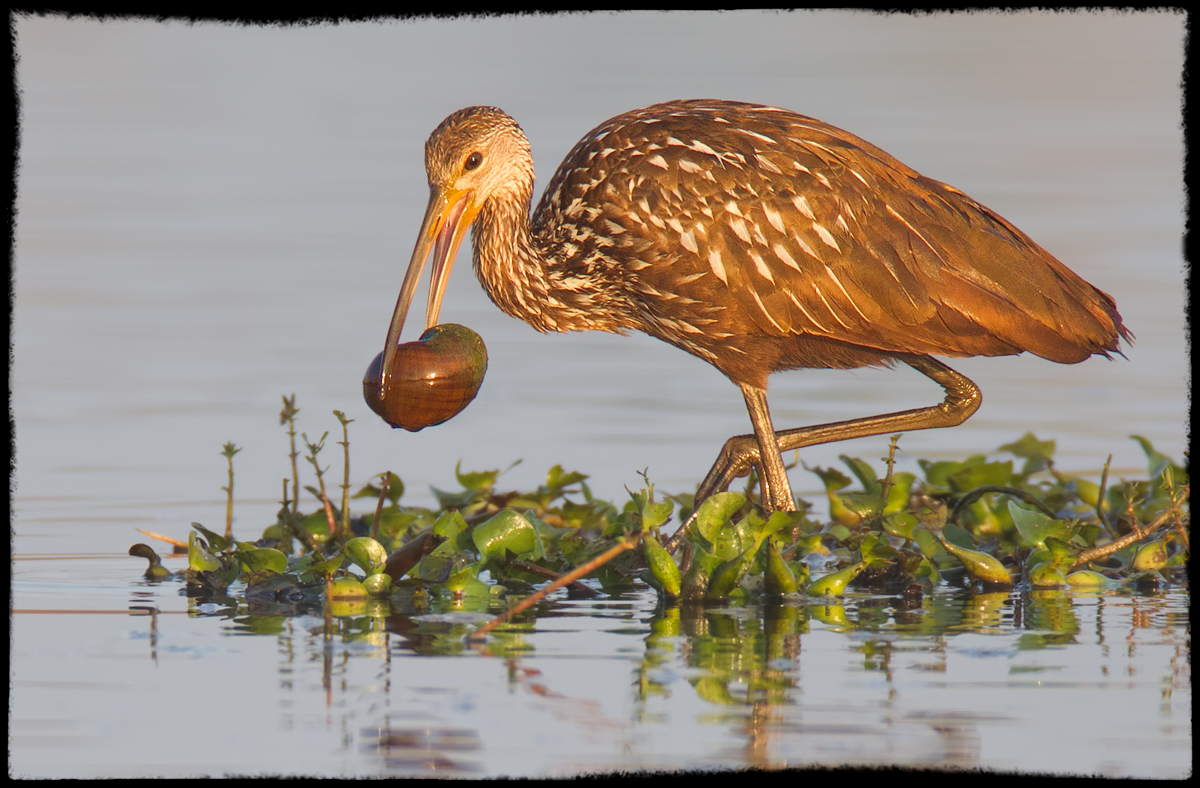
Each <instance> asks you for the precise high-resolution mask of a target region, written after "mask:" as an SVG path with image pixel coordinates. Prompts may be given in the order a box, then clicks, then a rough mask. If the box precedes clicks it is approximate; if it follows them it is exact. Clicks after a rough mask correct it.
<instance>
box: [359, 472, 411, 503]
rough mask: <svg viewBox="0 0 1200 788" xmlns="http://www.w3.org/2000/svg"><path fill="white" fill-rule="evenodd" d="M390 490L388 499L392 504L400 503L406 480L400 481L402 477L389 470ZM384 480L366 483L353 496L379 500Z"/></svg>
mask: <svg viewBox="0 0 1200 788" xmlns="http://www.w3.org/2000/svg"><path fill="white" fill-rule="evenodd" d="M387 476H388V490H387V500H388V503H390V504H391V505H392V506H396V505H397V504H399V503H400V498H401V497H402V496H403V495H404V482H402V481H400V477H399V476H397V475H396V474H394V473H392V472H391V471H388V475H387ZM382 484H383V483H382V482H380V483H379V484H367V485H364V486H363V488H362V489H361V490H359V491H358V492H356V493H354V495H353V496H351V497H352V498H371V499H375V500H378V498H379V491H380V490H381V489H382Z"/></svg>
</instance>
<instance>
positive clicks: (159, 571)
mask: <svg viewBox="0 0 1200 788" xmlns="http://www.w3.org/2000/svg"><path fill="white" fill-rule="evenodd" d="M129 554H130V555H132V556H134V557H136V558H145V559H146V560H147V561H149V562H150V565H149V566H148V567H147V568H146V572H145V576H146V578H147V579H148V580H163V579H165V578H168V577H170V576H171V570H170V569H167V568H166V567H165V566H163V565H162V558H160V557H159V555H158V553H156V552H154V549H153V548H152V547H150V545H148V544H142V543H141V542H139V543H138V544H135V545H132V546H131V547H130V548H129Z"/></svg>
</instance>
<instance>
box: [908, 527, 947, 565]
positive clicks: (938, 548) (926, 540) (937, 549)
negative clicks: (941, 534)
mask: <svg viewBox="0 0 1200 788" xmlns="http://www.w3.org/2000/svg"><path fill="white" fill-rule="evenodd" d="M912 538H913V541H914V542H916V543H917V547H919V548H921V553H922V554H923V555H924V556H925V557H926V558H937V557H938V556H944V555H945V554H946V551H945V549H944V548H943V547H942V543H941V542H940V541H938V538H937V537H936V536H934V535H933V534H931V533H930V532H929V531H927V530H925V529H924V528H915V529H913V536H912Z"/></svg>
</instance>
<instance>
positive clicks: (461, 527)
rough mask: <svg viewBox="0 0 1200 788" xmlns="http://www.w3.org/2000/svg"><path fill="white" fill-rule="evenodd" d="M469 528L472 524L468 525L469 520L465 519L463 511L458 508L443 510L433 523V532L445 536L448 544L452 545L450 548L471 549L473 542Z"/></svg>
mask: <svg viewBox="0 0 1200 788" xmlns="http://www.w3.org/2000/svg"><path fill="white" fill-rule="evenodd" d="M469 529H470V526H468V525H467V521H466V520H464V519H463V516H462V513H460V512H459V511H458V510H457V509H447V510H446V511H444V512H442V513H441V515H440V516H439V517H438V518H437V521H436V522H434V524H433V533H435V534H437V535H438V536H441V537H444V538H445V539H446V544H448V545H450V548H449V549H452V550H467V549H470V547H471V544H472V542H471V538H470V535H469V534H468V530H469ZM443 546H444V545H443ZM438 549H439V550H440V549H442V548H441V547H439V548H438Z"/></svg>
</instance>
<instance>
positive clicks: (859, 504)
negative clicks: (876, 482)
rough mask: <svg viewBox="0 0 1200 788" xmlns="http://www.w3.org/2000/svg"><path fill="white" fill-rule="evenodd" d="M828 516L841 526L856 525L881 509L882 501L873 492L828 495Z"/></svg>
mask: <svg viewBox="0 0 1200 788" xmlns="http://www.w3.org/2000/svg"><path fill="white" fill-rule="evenodd" d="M828 497H829V515H830V516H831V517H832V518H833V519H834V520H837V521H838V522H839V523H841V524H842V525H857V524H858V523H860V522H862V521H863V520H864V519H865V518H867V517H870V516H871V515H874V514H876V513H878V512H879V511H880V509H882V508H883V500H882V499H881V498H880V497H879V494H878V493H875V492H850V493H842V494H841V495H832V494H829V496H828Z"/></svg>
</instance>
